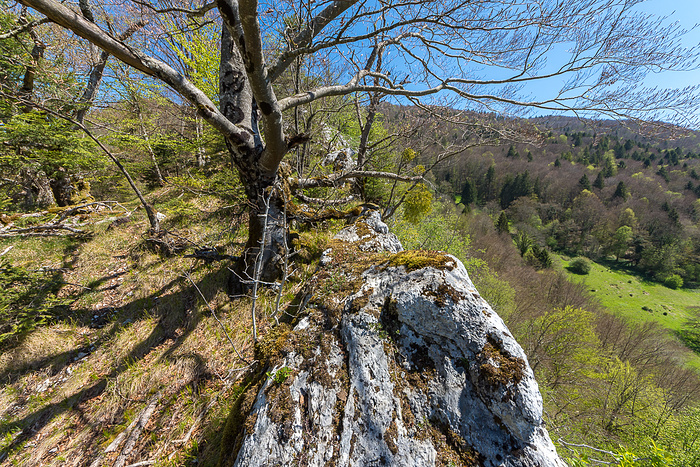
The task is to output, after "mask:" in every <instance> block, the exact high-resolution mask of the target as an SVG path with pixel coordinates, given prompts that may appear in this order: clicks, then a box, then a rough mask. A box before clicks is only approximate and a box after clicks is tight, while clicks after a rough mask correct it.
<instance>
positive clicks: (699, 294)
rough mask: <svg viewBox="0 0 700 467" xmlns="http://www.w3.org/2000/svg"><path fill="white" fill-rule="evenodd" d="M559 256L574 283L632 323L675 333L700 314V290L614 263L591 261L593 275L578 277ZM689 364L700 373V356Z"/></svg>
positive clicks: (565, 260)
mask: <svg viewBox="0 0 700 467" xmlns="http://www.w3.org/2000/svg"><path fill="white" fill-rule="evenodd" d="M555 256H556V258H557V259H558V260H559V262H560V264H561V265H562V266H563V268H564V271H565V272H566V273H567V275H568V276H569V279H570V280H572V281H574V282H583V283H584V284H585V285H586V288H587V290H588V291H589V292H590V293H591V294H592V295H593V296H594V297H595V298H596V299H597V300H599V302H600V304H601V305H602V306H604V307H605V308H606V309H608V310H609V311H610V312H612V313H613V314H615V315H618V316H621V317H623V318H625V319H626V320H628V321H629V322H630V323H643V322H647V321H653V322H656V323H658V324H659V325H661V326H662V327H664V328H666V329H668V330H669V331H671V332H673V331H680V330H681V329H682V328H683V326H684V324H685V322H686V320H688V319H689V318H692V317H695V316H696V315H698V314H700V289H688V288H681V289H675V290H674V289H670V288H668V287H666V286H665V285H663V284H659V283H657V282H652V281H650V280H648V279H646V278H644V277H642V276H640V275H638V274H635V273H633V272H632V271H630V270H627V269H625V268H624V267H621V266H620V265H618V264H617V263H615V262H612V261H611V262H608V263H595V262H591V271H590V273H588V274H585V275H579V274H574V273H572V272H570V271H569V270H568V269H567V266H568V265H569V259H568V258H567V257H562V256H558V255H555ZM688 363H689V364H690V365H691V366H693V367H695V368H697V369H699V370H700V355H697V354H695V356H694V357H693V358H691V361H689V362H688Z"/></svg>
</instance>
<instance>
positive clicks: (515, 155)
mask: <svg viewBox="0 0 700 467" xmlns="http://www.w3.org/2000/svg"><path fill="white" fill-rule="evenodd" d="M506 157H511V158H514V159H519V158H520V153H519V152H518V151H517V150H516V149H515V146H513V145H512V144H511V145H510V147H509V148H508V154H506Z"/></svg>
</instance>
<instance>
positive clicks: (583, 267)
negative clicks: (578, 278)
mask: <svg viewBox="0 0 700 467" xmlns="http://www.w3.org/2000/svg"><path fill="white" fill-rule="evenodd" d="M569 271H571V272H573V273H574V274H588V273H589V272H591V262H590V261H588V260H587V259H586V258H575V259H573V260H571V262H570V263H569Z"/></svg>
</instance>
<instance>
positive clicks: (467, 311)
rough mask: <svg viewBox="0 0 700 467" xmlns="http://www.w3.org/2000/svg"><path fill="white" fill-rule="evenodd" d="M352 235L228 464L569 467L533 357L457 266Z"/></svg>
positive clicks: (270, 364) (285, 328)
mask: <svg viewBox="0 0 700 467" xmlns="http://www.w3.org/2000/svg"><path fill="white" fill-rule="evenodd" d="M400 250H401V247H400V244H399V243H398V240H397V239H396V238H395V237H394V236H393V234H391V233H389V232H388V229H387V227H386V225H384V224H383V223H382V222H381V221H380V220H379V216H378V214H377V213H376V212H373V213H370V214H368V215H365V216H363V217H361V218H360V219H359V220H357V221H356V222H355V223H354V224H353V225H351V226H349V227H347V228H345V229H344V230H342V231H341V232H340V233H339V234H338V235H337V236H336V237H335V240H334V241H333V243H332V247H331V248H330V249H329V250H327V251H326V252H325V253H324V257H323V258H322V261H321V265H322V266H321V268H320V269H319V271H318V272H317V274H316V275H315V276H314V277H313V279H312V280H311V281H310V285H309V287H308V289H307V291H306V292H305V293H304V294H302V295H301V296H300V298H299V305H298V308H297V309H298V310H299V311H298V312H297V313H296V314H295V315H294V316H292V317H291V319H290V320H289V323H286V324H281V325H280V326H279V327H278V328H277V329H275V330H273V331H272V332H270V334H268V335H267V336H266V338H265V339H264V340H263V342H262V343H261V344H260V345H259V346H258V349H257V351H258V355H257V356H258V358H259V360H260V361H261V362H264V368H263V369H262V370H261V371H260V372H259V373H258V375H257V376H254V377H251V379H250V384H249V386H248V389H247V391H245V392H243V393H242V394H241V395H240V396H239V397H238V399H237V400H236V402H235V404H234V407H233V410H232V412H231V415H230V417H229V421H228V424H227V428H226V433H225V434H224V440H223V445H222V463H223V465H236V466H249V465H250V466H253V465H287V464H291V463H294V464H298V465H327V464H328V463H331V464H333V465H397V466H398V465H412V466H424V465H425V466H428V465H455V464H457V465H474V466H485V467H492V466H493V467H495V466H513V467H515V466H532V467H548V466H552V467H558V466H563V465H564V464H563V462H562V461H561V460H560V459H559V457H558V456H557V454H556V451H555V449H554V446H553V445H552V443H551V441H550V439H549V436H548V434H547V431H546V429H545V428H544V423H543V420H542V398H541V396H540V393H539V390H538V387H537V383H536V382H535V380H534V377H533V373H532V370H531V369H530V367H529V365H528V363H527V359H526V357H525V354H524V353H523V351H522V349H521V347H520V346H519V345H518V344H517V342H515V340H514V339H513V337H512V336H511V335H510V333H509V332H508V330H507V328H506V327H505V325H504V323H503V321H502V320H501V319H500V318H499V317H498V316H497V315H496V314H495V313H494V312H493V310H492V309H491V307H490V306H489V305H488V303H487V302H486V301H485V300H484V299H483V298H481V297H480V295H479V293H478V292H477V290H476V289H475V288H474V286H473V285H472V283H471V281H470V279H469V276H468V275H467V272H466V270H465V269H464V266H463V265H462V264H461V263H460V261H459V260H458V259H457V258H455V257H453V256H450V255H447V254H444V253H440V252H429V251H400Z"/></svg>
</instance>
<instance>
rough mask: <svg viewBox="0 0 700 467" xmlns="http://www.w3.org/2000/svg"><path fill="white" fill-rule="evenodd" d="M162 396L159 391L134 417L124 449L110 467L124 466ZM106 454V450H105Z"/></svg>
mask: <svg viewBox="0 0 700 467" xmlns="http://www.w3.org/2000/svg"><path fill="white" fill-rule="evenodd" d="M161 396H162V393H161V392H160V391H159V392H158V393H156V394H155V395H154V396H153V397H151V400H150V401H149V402H148V404H147V405H146V407H144V409H143V410H142V411H141V413H140V414H139V416H138V417H136V420H135V422H136V424H135V425H134V422H132V425H134V426H133V428H132V429H131V433H129V437H128V438H127V440H126V442H125V443H124V447H123V448H122V450H121V452H120V453H119V456H117V460H116V461H114V464H113V465H112V467H124V464H126V459H127V457H128V456H129V454H130V453H131V451H132V450H133V449H134V446H136V441H137V440H138V439H139V436H141V432H143V429H144V428H145V427H146V424H147V423H148V420H150V418H151V415H153V412H154V411H155V410H156V407H157V406H158V402H159V401H160V398H161ZM105 452H106V450H105ZM140 465H146V464H140Z"/></svg>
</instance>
